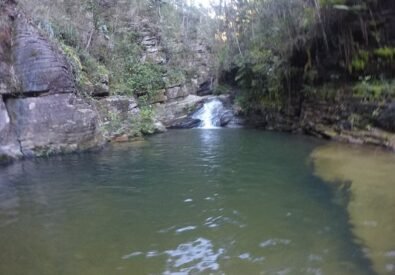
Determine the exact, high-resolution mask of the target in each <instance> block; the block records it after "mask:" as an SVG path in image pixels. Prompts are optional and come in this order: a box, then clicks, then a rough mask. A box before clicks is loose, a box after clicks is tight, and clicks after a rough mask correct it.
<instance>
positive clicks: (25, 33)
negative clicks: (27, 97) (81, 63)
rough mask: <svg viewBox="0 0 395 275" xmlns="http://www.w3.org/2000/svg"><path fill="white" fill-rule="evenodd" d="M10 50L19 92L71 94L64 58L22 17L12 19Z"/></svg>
mask: <svg viewBox="0 0 395 275" xmlns="http://www.w3.org/2000/svg"><path fill="white" fill-rule="evenodd" d="M15 25H16V27H15V35H14V41H15V42H14V43H15V45H14V46H13V49H12V55H13V58H14V60H15V61H14V67H15V73H16V75H17V77H18V79H19V82H20V91H19V92H22V93H24V94H34V93H71V92H74V91H75V85H74V76H73V74H72V73H71V68H70V66H69V64H68V63H67V61H66V58H65V57H64V56H63V55H62V54H61V53H60V52H59V50H57V49H55V48H54V47H53V46H52V45H51V44H50V43H49V42H48V40H46V39H45V38H44V37H42V36H41V35H39V33H38V31H37V30H36V29H35V28H34V27H33V26H32V25H30V24H29V23H28V22H27V20H26V19H25V18H24V17H23V16H19V17H18V18H17V19H16V22H15Z"/></svg>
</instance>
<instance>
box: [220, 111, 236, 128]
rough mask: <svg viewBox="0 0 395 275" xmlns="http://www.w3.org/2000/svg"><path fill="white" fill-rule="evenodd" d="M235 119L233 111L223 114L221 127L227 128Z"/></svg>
mask: <svg viewBox="0 0 395 275" xmlns="http://www.w3.org/2000/svg"><path fill="white" fill-rule="evenodd" d="M233 118H234V115H233V112H232V111H231V110H225V112H223V113H222V114H221V117H220V126H221V127H225V126H227V125H228V124H229V123H230V122H231V121H232V120H233Z"/></svg>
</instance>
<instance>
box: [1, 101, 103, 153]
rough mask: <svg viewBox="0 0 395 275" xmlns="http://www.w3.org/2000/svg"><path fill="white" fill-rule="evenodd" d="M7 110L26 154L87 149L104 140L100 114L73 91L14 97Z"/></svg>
mask: <svg viewBox="0 0 395 275" xmlns="http://www.w3.org/2000/svg"><path fill="white" fill-rule="evenodd" d="M7 109H8V112H9V115H10V117H11V121H12V123H13V125H14V127H15V131H16V135H17V139H18V140H19V143H20V147H21V151H22V153H23V155H24V156H42V155H48V154H53V153H67V152H73V151H80V150H87V149H91V148H94V147H96V146H98V145H100V144H102V143H103V139H102V136H101V132H100V129H99V120H98V117H97V114H96V113H95V112H94V111H93V110H92V108H91V107H90V106H89V105H88V104H86V103H84V102H83V101H82V100H81V99H78V98H77V97H76V96H75V95H73V94H55V95H49V96H42V97H30V98H11V99H9V100H8V101H7Z"/></svg>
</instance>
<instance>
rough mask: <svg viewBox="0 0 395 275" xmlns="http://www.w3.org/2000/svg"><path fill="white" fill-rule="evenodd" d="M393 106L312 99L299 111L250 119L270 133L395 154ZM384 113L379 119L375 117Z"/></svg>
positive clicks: (268, 112)
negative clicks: (357, 146)
mask: <svg viewBox="0 0 395 275" xmlns="http://www.w3.org/2000/svg"><path fill="white" fill-rule="evenodd" d="M393 108H394V107H393V105H392V104H391V105H390V104H389V105H388V106H382V104H381V103H379V102H376V103H375V102H366V101H363V100H361V99H360V98H354V97H350V96H348V97H347V96H346V97H339V98H336V99H332V100H322V99H320V98H313V97H310V99H309V100H305V101H304V102H303V104H302V105H301V106H300V111H299V114H297V112H295V111H290V112H289V113H285V112H282V111H279V110H274V109H270V108H267V109H263V110H261V113H260V114H258V115H255V116H253V117H250V118H249V122H250V123H251V122H252V124H253V126H256V127H260V128H265V129H268V130H276V131H285V132H294V133H303V134H307V135H312V136H316V137H319V138H325V139H332V140H337V141H341V142H347V143H355V144H369V145H375V146H380V147H385V148H388V149H390V150H394V151H395V133H392V131H393V130H392V129H394V128H392V127H393V126H394V124H393V122H394V120H393V118H395V116H394V112H393V110H394V109H393ZM377 110H381V111H380V112H379V115H378V117H377V118H375V116H374V114H375V113H376V112H377Z"/></svg>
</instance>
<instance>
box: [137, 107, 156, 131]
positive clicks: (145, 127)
mask: <svg viewBox="0 0 395 275" xmlns="http://www.w3.org/2000/svg"><path fill="white" fill-rule="evenodd" d="M154 117H155V113H154V110H153V108H152V107H151V106H143V107H142V108H140V113H139V115H138V116H136V117H134V118H133V121H132V125H134V128H135V130H137V131H138V132H141V133H142V134H145V135H151V134H154V133H155V120H154Z"/></svg>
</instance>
